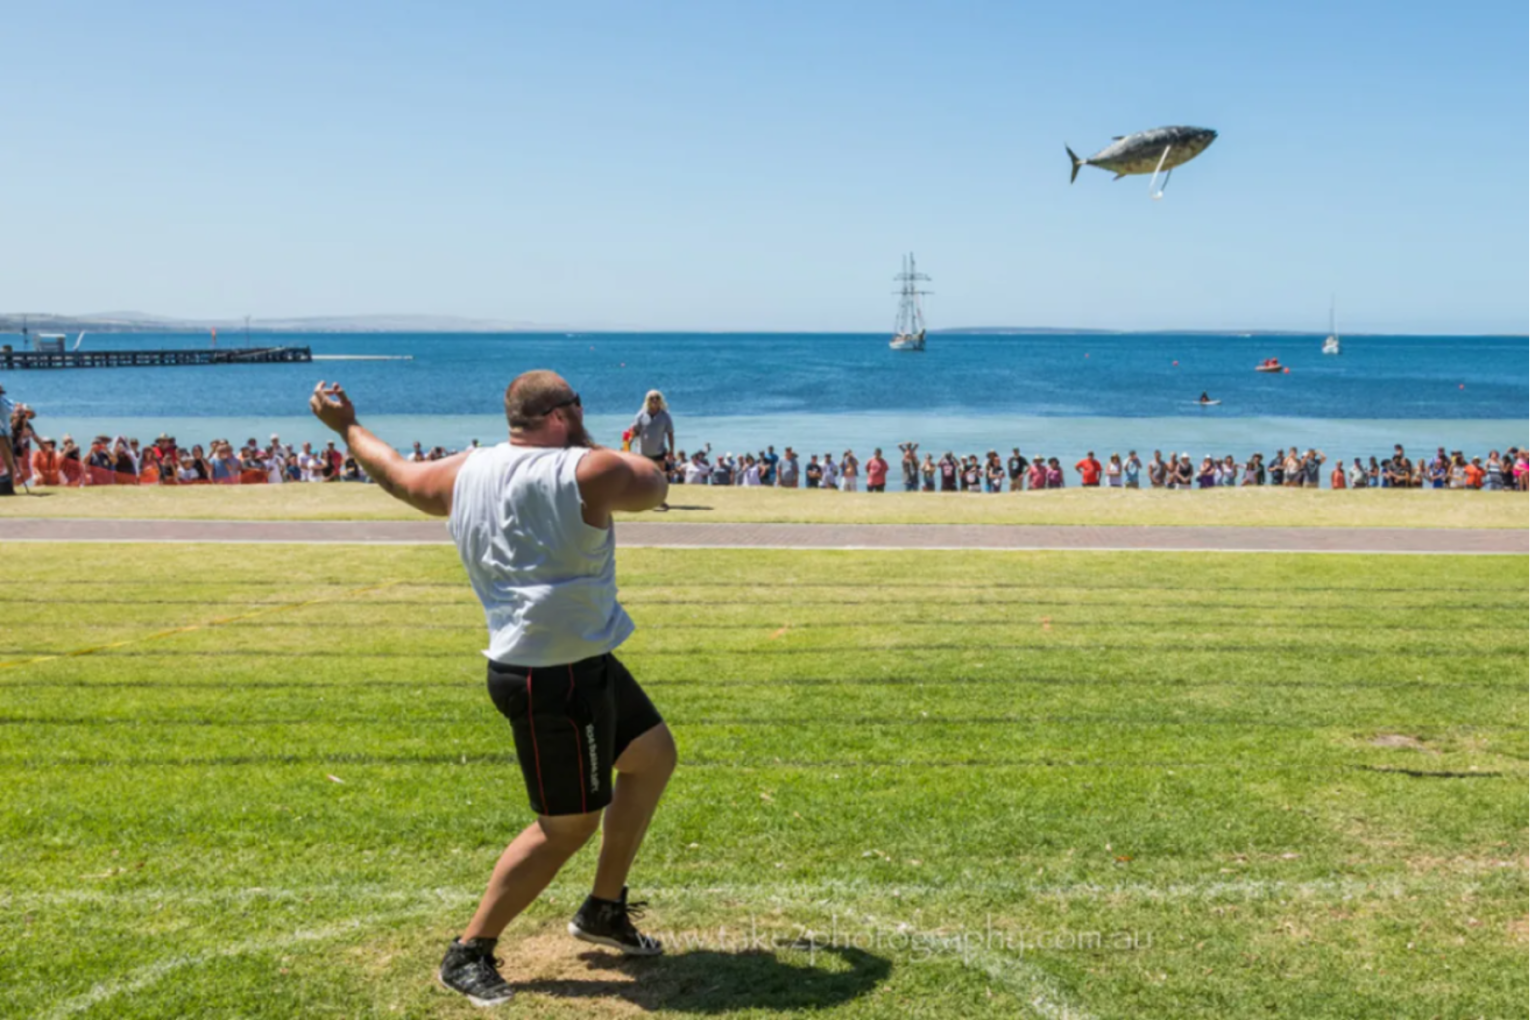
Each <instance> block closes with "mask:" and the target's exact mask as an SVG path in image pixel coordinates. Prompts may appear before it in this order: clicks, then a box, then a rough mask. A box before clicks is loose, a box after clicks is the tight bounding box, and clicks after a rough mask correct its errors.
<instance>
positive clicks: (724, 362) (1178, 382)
mask: <svg viewBox="0 0 1530 1020" xmlns="http://www.w3.org/2000/svg"><path fill="white" fill-rule="evenodd" d="M252 342H253V343H257V344H260V343H269V342H277V343H291V344H307V345H309V346H311V347H312V348H313V351H314V353H315V354H316V355H320V356H323V355H331V356H356V355H393V356H399V355H409V356H411V358H412V360H408V361H322V362H316V363H314V364H312V365H241V366H218V367H185V368H123V369H107V370H84V369H81V370H67V371H40V372H39V371H10V372H4V373H0V383H3V384H4V385H5V386H6V388H7V390H8V391H9V393H10V395H11V396H12V398H13V399H16V400H21V401H26V402H27V403H30V404H32V405H33V406H34V407H35V408H37V410H38V413H39V417H38V421H37V424H38V426H39V431H41V432H43V433H44V434H61V433H63V432H71V433H72V434H74V435H75V437H76V438H80V437H81V436H82V435H85V434H95V433H97V432H106V433H112V434H115V433H119V432H120V433H123V434H128V435H136V436H138V437H139V438H141V439H152V438H153V437H154V436H155V435H157V434H158V433H159V432H161V431H165V432H169V433H171V434H173V435H175V436H176V438H177V439H179V440H181V441H182V442H195V441H202V440H205V439H208V438H211V437H213V436H221V437H227V438H233V439H235V440H236V441H242V440H243V439H245V438H247V437H249V436H256V437H259V438H260V439H261V440H264V439H266V437H267V436H269V435H270V434H271V433H272V432H277V433H279V434H280V435H281V436H282V437H283V439H285V440H290V441H305V440H317V439H321V438H325V437H326V436H327V435H328V434H327V433H325V432H324V430H323V429H322V427H320V426H319V425H318V424H317V422H315V421H313V419H312V418H311V417H309V416H308V414H307V411H306V403H307V399H308V395H309V393H310V392H311V390H312V388H313V385H314V383H315V382H316V381H318V380H319V379H326V380H338V381H340V382H341V383H342V384H343V385H344V386H345V387H346V390H347V391H348V392H349V393H350V394H351V395H352V397H353V399H354V400H355V402H356V404H357V407H358V409H359V411H360V413H361V416H362V419H363V421H364V422H366V423H367V424H368V425H369V426H371V427H372V428H373V429H374V431H377V432H378V433H379V434H380V435H382V436H383V437H384V438H385V439H387V440H389V441H390V442H392V443H393V444H394V445H396V446H399V447H406V446H408V445H409V443H411V442H412V441H414V440H419V441H421V442H423V443H425V444H426V445H427V446H429V445H436V444H442V445H447V446H454V447H460V446H463V445H465V444H466V443H467V442H468V441H469V440H471V439H474V438H477V439H479V440H480V441H481V442H486V443H488V442H497V441H499V440H500V439H501V438H503V436H504V418H503V413H502V409H501V408H502V397H503V391H504V387H505V384H506V383H507V382H508V381H509V380H510V379H511V378H513V377H514V376H515V375H516V374H518V373H520V372H523V371H526V370H527V369H531V368H551V369H554V370H556V371H558V372H560V373H561V374H563V375H564V376H565V377H566V378H567V379H568V380H569V381H570V382H571V383H572V384H573V385H574V387H575V388H576V389H577V390H578V391H579V392H580V393H581V395H582V397H583V399H584V405H585V410H586V418H587V421H588V423H589V425H590V428H591V431H592V432H594V433H595V434H596V436H597V438H599V439H601V440H602V441H607V442H612V443H614V442H616V441H617V439H618V438H619V434H620V432H621V429H622V428H624V427H625V426H626V425H627V424H628V423H629V422H630V421H631V418H632V416H633V415H634V414H635V413H636V412H637V410H638V408H639V406H640V405H641V403H642V399H643V394H644V393H645V392H646V391H647V390H648V389H650V388H657V389H660V390H663V391H664V393H665V396H666V398H667V399H668V401H669V403H670V406H671V410H672V412H673V414H674V415H675V418H676V422H677V441H678V443H679V445H680V446H681V447H684V448H694V447H696V446H699V445H701V444H703V443H705V442H710V443H711V444H712V446H713V448H714V449H715V450H719V451H724V450H732V451H742V450H746V449H749V450H754V449H761V448H763V447H764V446H766V445H767V444H773V445H775V446H776V447H777V449H780V448H781V447H783V446H787V445H791V446H795V447H797V448H798V449H799V450H812V451H816V452H823V451H825V450H830V449H832V450H834V451H835V452H836V453H838V452H840V451H841V450H843V449H845V448H853V449H856V450H857V451H859V452H861V453H862V454H863V455H864V454H865V453H868V452H869V451H870V448H871V447H874V446H881V447H883V448H885V449H892V450H895V449H896V447H897V444H898V443H899V442H900V441H905V440H916V441H919V442H920V443H921V444H922V446H923V448H924V449H927V450H934V451H936V452H939V451H942V450H944V449H954V450H957V451H958V452H967V451H972V452H978V451H981V450H987V449H989V448H998V449H1001V450H1007V449H1009V448H1010V447H1013V446H1020V447H1021V448H1022V449H1024V450H1025V451H1026V452H1027V453H1033V452H1045V453H1047V454H1048V455H1057V456H1062V457H1076V456H1078V455H1081V454H1082V453H1083V452H1084V451H1085V450H1086V449H1093V450H1095V451H1096V452H1099V453H1104V452H1106V451H1111V452H1115V451H1119V452H1121V453H1123V454H1124V453H1125V452H1126V451H1127V449H1137V450H1139V451H1141V452H1144V453H1146V452H1147V451H1150V450H1152V449H1155V448H1158V449H1163V450H1164V451H1165V452H1168V451H1170V450H1177V451H1183V452H1190V453H1192V454H1193V455H1195V456H1200V455H1202V454H1210V453H1233V454H1235V455H1238V456H1242V455H1244V454H1247V453H1249V452H1252V451H1253V450H1256V449H1257V450H1263V451H1265V452H1269V451H1270V450H1271V449H1273V448H1274V447H1275V446H1277V445H1278V446H1291V445H1297V446H1300V447H1302V448H1306V447H1309V446H1311V447H1316V448H1319V449H1323V450H1325V451H1326V452H1328V453H1329V455H1330V458H1331V457H1333V456H1335V455H1337V456H1343V457H1345V458H1346V459H1348V458H1349V457H1352V456H1369V455H1371V454H1379V453H1382V452H1386V451H1389V450H1390V448H1391V445H1392V443H1394V442H1402V443H1404V444H1405V445H1407V446H1409V447H1411V448H1414V449H1419V448H1424V447H1428V448H1430V449H1432V448H1433V447H1435V446H1440V445H1444V446H1447V447H1450V448H1461V449H1465V450H1476V451H1480V452H1481V453H1483V454H1485V453H1486V452H1487V449H1488V448H1491V447H1497V448H1500V449H1501V448H1504V447H1506V446H1510V445H1518V446H1525V445H1527V443H1530V427H1527V420H1530V386H1527V379H1530V344H1527V341H1526V338H1524V337H1466V336H1458V337H1421V336H1407V337H1379V336H1377V337H1372V336H1361V337H1353V338H1349V339H1346V340H1345V343H1344V353H1343V354H1342V355H1341V356H1339V357H1329V356H1324V355H1322V354H1321V353H1319V347H1320V345H1321V337H1319V336H1294V337H1293V336H1279V337H1259V336H1255V337H1241V336H1213V335H1204V334H1194V335H1172V334H1148V335H1132V334H1109V335H1101V334H1056V335H1003V336H996V335H981V336H979V335H943V334H936V335H933V336H931V338H930V341H929V349H928V350H927V351H925V352H923V353H911V352H895V351H890V350H889V349H888V347H887V337H886V336H885V335H882V334H875V335H869V334H868V335H849V334H664V333H632V334H620V333H590V334H563V333H559V334H526V333H516V334H497V335H484V334H472V335H441V334H315V335H298V334H283V335H280V336H261V335H258V334H257V335H254V336H252ZM85 343H86V345H88V346H90V347H93V348H109V347H122V348H127V347H139V348H149V347H196V346H205V345H207V343H208V337H207V336H206V335H202V334H198V335H184V334H181V335H150V334H133V335H128V334H117V335H111V334H94V335H87V337H86V339H85ZM242 345H243V338H242V337H235V336H229V335H227V334H225V335H224V336H223V337H222V338H221V339H220V346H225V347H227V346H242ZM1269 357H1277V358H1279V359H1280V360H1281V362H1282V363H1283V364H1285V365H1286V366H1288V367H1289V368H1290V370H1291V371H1290V373H1289V374H1286V373H1281V374H1264V373H1257V372H1255V371H1254V370H1253V368H1254V366H1255V364H1257V363H1258V362H1260V361H1262V360H1263V359H1265V358H1269ZM1203 391H1205V392H1207V393H1209V394H1210V395H1211V396H1212V397H1214V398H1216V399H1219V400H1220V401H1221V402H1222V403H1221V404H1220V405H1219V406H1216V407H1202V406H1200V405H1199V404H1198V403H1197V402H1196V401H1197V398H1198V397H1199V396H1200V394H1201V393H1202V392H1203Z"/></svg>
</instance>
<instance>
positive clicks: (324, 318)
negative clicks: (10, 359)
mask: <svg viewBox="0 0 1530 1020" xmlns="http://www.w3.org/2000/svg"><path fill="white" fill-rule="evenodd" d="M23 324H25V325H26V326H27V328H29V329H30V330H31V331H32V332H33V333H77V332H79V331H81V330H84V331H86V332H89V333H203V332H207V331H208V330H213V329H216V330H219V331H220V332H227V333H229V334H231V335H232V334H234V333H237V332H243V330H244V328H245V322H244V320H243V319H177V318H172V317H171V316H168V315H154V314H152V313H149V312H95V313H92V314H89V315H50V314H41V315H23V314H21V313H19V312H8V313H0V332H3V333H19V332H21V329H22V326H23ZM249 328H250V332H252V333H255V332H259V333H515V332H542V331H553V332H557V331H561V330H565V329H570V328H573V327H568V326H561V325H557V324H548V323H536V322H520V321H503V320H497V319H464V318H459V317H457V316H452V315H318V316H309V317H302V318H289V319H254V318H252V319H250V323H249Z"/></svg>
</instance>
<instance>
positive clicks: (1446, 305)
mask: <svg viewBox="0 0 1530 1020" xmlns="http://www.w3.org/2000/svg"><path fill="white" fill-rule="evenodd" d="M1526 17H1527V15H1526V7H1525V5H1524V3H1523V2H1518V3H1508V2H1499V0H1479V2H1473V3H1470V4H1456V5H1451V4H1440V3H1428V4H1425V3H1416V2H1406V0H1405V2H1387V3H1382V2H1364V3H1361V2H1308V0H1287V2H1283V3H1280V4H1230V3H1225V2H1218V3H1172V2H1171V3H1159V4H1153V3H1141V2H1135V3H1113V2H1094V3H1090V4H1040V3H1015V2H1005V3H999V2H995V3H959V2H952V3H947V4H930V3H927V2H919V3H901V2H888V0H883V2H878V3H860V2H856V3H849V2H833V0H816V2H797V0H776V2H771V3H763V2H761V3H748V4H746V3H733V2H724V0H713V2H706V3H658V2H655V3H631V2H613V3H606V2H580V3H576V2H570V3H557V4H548V3H543V4H535V5H531V4H519V3H503V2H499V3H490V2H485V3H451V4H430V3H409V4H405V3H386V2H369V3H348V2H326V3H318V4H315V3H286V2H272V3H263V4H260V5H255V4H240V5H226V4H206V3H184V4H179V3H155V2H135V3H132V4H124V3H106V2H68V0H60V2H50V3H47V4H28V5H19V4H9V5H7V10H6V17H5V21H6V36H7V43H8V45H7V47H6V50H7V52H6V72H5V73H6V74H7V77H8V82H7V88H6V91H5V95H6V97H7V100H8V101H7V102H5V103H4V104H3V106H0V114H3V116H0V123H3V124H4V131H5V134H6V138H5V142H6V144H5V150H6V152H7V154H8V158H7V159H6V161H5V163H6V165H5V168H4V170H3V172H0V182H3V189H0V227H3V232H4V239H5V242H6V243H4V245H3V246H0V310H3V311H51V312H71V313H85V312H95V311H106V310H117V309H141V310H145V311H152V312H158V313H163V314H171V315H183V316H219V317H222V316H228V317H237V316H242V315H244V314H251V315H254V316H256V317H257V318H259V317H262V316H271V317H278V316H299V315H323V314H349V313H405V312H416V313H429V314H443V315H445V314H450V315H464V316H473V317H487V318H498V319H509V320H519V321H526V322H536V323H546V324H566V325H578V326H585V327H602V326H604V327H630V328H651V329H699V330H711V329H744V330H748V329H760V330H775V329H781V330H880V329H886V328H888V327H890V326H891V324H892V319H893V313H894V305H895V299H894V298H893V296H892V295H891V293H890V292H891V290H892V288H893V284H892V281H891V276H892V275H893V274H894V273H895V272H896V271H897V269H898V261H899V257H900V255H901V254H902V253H903V252H905V251H909V250H912V251H914V252H915V253H916V254H917V255H918V257H919V260H920V264H921V268H923V269H925V270H927V271H928V272H929V273H931V274H932V275H933V276H934V277H935V282H934V284H933V289H934V291H935V294H934V296H933V297H932V298H931V299H930V303H929V309H928V310H929V315H930V319H931V324H932V325H933V326H935V327H943V326H963V325H967V326H972V325H1066V326H1080V327H1104V328H1127V329H1130V328H1144V329H1156V328H1173V327H1185V328H1223V327H1225V328H1240V327H1248V328H1310V329H1313V330H1314V331H1317V330H1322V329H1324V328H1326V319H1327V311H1328V300H1329V295H1330V293H1334V292H1337V294H1338V300H1339V311H1340V326H1341V328H1343V329H1349V330H1351V331H1380V332H1388V331H1398V332H1478V331H1480V332H1523V331H1525V330H1526V328H1527V302H1530V283H1527V281H1530V256H1527V250H1530V236H1527V223H1530V202H1527V191H1530V182H1527V170H1526V153H1527V146H1530V129H1527V122H1530V109H1527V80H1530V79H1527V67H1526V43H1525V39H1526V35H1527V24H1526ZM1164 124H1192V125H1201V126H1206V127H1212V128H1215V129H1217V130H1218V131H1220V132H1221V137H1220V138H1219V139H1218V140H1217V142H1216V143H1215V144H1214V145H1213V146H1212V147H1211V148H1210V149H1209V150H1207V152H1206V153H1205V154H1204V155H1202V156H1201V157H1200V158H1199V159H1197V160H1196V161H1195V162H1193V163H1190V164H1188V165H1187V166H1185V167H1183V168H1181V169H1180V170H1178V171H1177V172H1176V173H1175V175H1174V179H1173V182H1172V184H1171V185H1170V186H1169V189H1168V192H1167V195H1166V197H1165V198H1164V200H1163V201H1162V202H1153V201H1150V200H1149V198H1148V196H1147V180H1146V178H1137V177H1130V178H1127V179H1125V180H1122V181H1118V182H1112V181H1111V179H1110V175H1109V174H1107V173H1105V172H1103V171H1098V170H1094V169H1090V168H1085V169H1084V170H1083V171H1082V172H1081V173H1080V175H1079V180H1078V182H1077V183H1076V184H1074V185H1073V186H1071V187H1070V186H1069V185H1068V179H1067V178H1068V160H1067V157H1066V155H1065V154H1064V152H1063V146H1064V144H1065V143H1066V144H1069V145H1071V146H1072V147H1073V148H1074V149H1075V150H1076V151H1078V152H1079V153H1080V154H1086V155H1087V154H1088V153H1092V152H1094V151H1096V150H1098V149H1099V148H1101V147H1103V146H1104V145H1105V144H1107V143H1108V142H1109V140H1110V138H1111V136H1112V135H1116V134H1122V133H1126V132H1130V131H1134V130H1141V129H1145V128H1149V127H1156V126H1160V125H1164Z"/></svg>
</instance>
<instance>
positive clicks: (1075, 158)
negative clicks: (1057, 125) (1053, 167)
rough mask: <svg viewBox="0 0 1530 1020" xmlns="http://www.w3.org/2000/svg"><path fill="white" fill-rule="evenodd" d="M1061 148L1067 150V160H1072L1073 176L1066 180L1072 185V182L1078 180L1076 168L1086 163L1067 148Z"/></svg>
mask: <svg viewBox="0 0 1530 1020" xmlns="http://www.w3.org/2000/svg"><path fill="white" fill-rule="evenodd" d="M1063 148H1064V149H1067V150H1068V158H1069V159H1071V160H1073V176H1072V177H1069V178H1068V183H1069V184H1072V183H1073V182H1074V181H1076V180H1078V168H1079V167H1081V166H1083V165H1084V164H1085V163H1086V162H1088V161H1087V160H1082V159H1079V158H1078V153H1076V152H1074V151H1073V150H1072V148H1070V147H1069V146H1066V145H1064V146H1063Z"/></svg>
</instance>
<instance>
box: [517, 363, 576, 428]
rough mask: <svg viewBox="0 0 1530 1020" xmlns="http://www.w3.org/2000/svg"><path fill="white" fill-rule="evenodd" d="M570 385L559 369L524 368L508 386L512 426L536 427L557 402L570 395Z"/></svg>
mask: <svg viewBox="0 0 1530 1020" xmlns="http://www.w3.org/2000/svg"><path fill="white" fill-rule="evenodd" d="M569 392H570V390H569V385H568V383H566V382H564V381H563V379H562V378H561V377H560V376H559V375H558V373H556V372H549V371H547V370H546V369H540V368H539V369H534V370H532V371H530V372H522V373H521V374H520V375H518V376H516V377H515V378H514V379H512V380H510V385H509V386H506V387H505V419H506V420H507V421H508V422H509V423H510V428H511V429H529V428H535V427H536V426H537V423H538V422H539V421H541V419H542V418H544V417H546V415H547V412H548V411H550V410H552V407H553V405H554V404H558V403H561V402H563V401H565V400H567V399H569Z"/></svg>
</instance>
